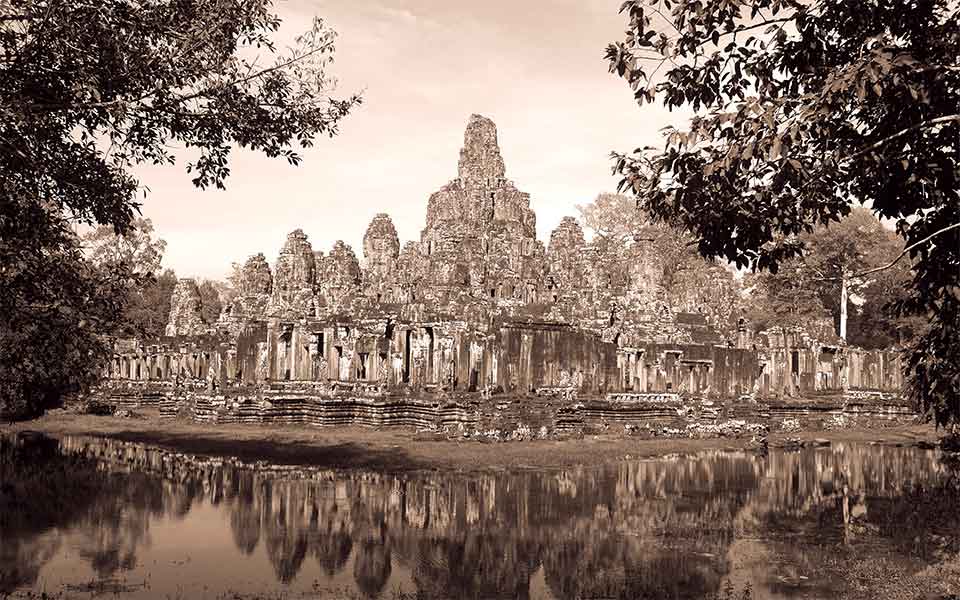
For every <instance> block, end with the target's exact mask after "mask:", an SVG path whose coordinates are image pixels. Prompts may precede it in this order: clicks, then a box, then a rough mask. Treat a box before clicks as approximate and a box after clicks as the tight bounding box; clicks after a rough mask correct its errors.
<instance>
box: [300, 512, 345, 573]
mask: <svg viewBox="0 0 960 600" xmlns="http://www.w3.org/2000/svg"><path fill="white" fill-rule="evenodd" d="M312 533H313V535H312V536H311V537H310V552H311V554H313V556H314V558H316V559H317V562H318V563H320V568H322V569H323V572H324V573H326V574H327V577H332V576H333V575H334V574H335V573H338V572H339V571H340V570H341V569H343V567H344V565H346V564H347V560H348V559H349V558H350V551H351V550H352V549H353V539H352V538H351V537H350V532H349V531H347V529H346V527H345V526H344V525H343V524H340V525H339V526H338V525H336V524H335V523H334V522H333V520H328V521H327V522H326V526H325V527H324V528H318V529H315V530H313V532H312Z"/></svg>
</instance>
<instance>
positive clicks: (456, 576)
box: [413, 531, 540, 598]
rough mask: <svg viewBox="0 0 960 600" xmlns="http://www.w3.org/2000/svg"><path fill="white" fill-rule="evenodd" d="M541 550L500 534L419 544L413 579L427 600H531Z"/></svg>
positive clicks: (437, 540)
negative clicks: (512, 599) (511, 599)
mask: <svg viewBox="0 0 960 600" xmlns="http://www.w3.org/2000/svg"><path fill="white" fill-rule="evenodd" d="M539 554H540V547H539V544H537V543H535V542H531V541H521V540H517V539H510V537H508V535H507V534H506V532H503V531H501V532H500V535H476V534H467V535H466V536H462V535H460V536H455V537H452V538H440V537H429V538H423V539H421V540H420V543H419V547H418V549H417V556H416V557H415V564H414V569H413V580H414V582H415V583H416V584H417V589H418V590H420V591H421V592H423V594H424V595H425V596H426V597H428V598H527V597H528V595H529V588H530V576H531V575H532V574H533V572H534V571H536V569H537V567H538V566H539V563H540V560H539Z"/></svg>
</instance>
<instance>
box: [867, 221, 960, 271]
mask: <svg viewBox="0 0 960 600" xmlns="http://www.w3.org/2000/svg"><path fill="white" fill-rule="evenodd" d="M957 228H960V223H954V224H953V225H947V226H946V227H944V228H943V229H939V230H937V231H934V232H933V233H931V234H930V235H928V236H927V237H925V238H923V239H922V240H920V241H919V242H916V243H913V244H910V245H909V246H907V247H906V248H904V249H903V252H901V253H900V255H899V256H897V257H896V258H895V259H893V260H892V261H890V262H889V263H887V264H885V265H882V266H880V267H875V268H873V269H867V270H866V271H863V272H862V273H855V274H854V275H851V277H850V278H851V279H854V278H860V277H864V276H866V275H871V274H873V273H879V272H880V271H886V270H887V269H889V268H890V267H892V266H893V265H895V264H897V263H898V262H900V259H901V258H903V257H904V256H906V255H907V254H908V253H909V252H910V251H911V250H913V249H915V248H919V247H920V246H922V245H924V244H926V243H928V242H929V241H930V240H932V239H933V238H935V237H937V236H938V235H940V234H941V233H946V232H948V231H950V230H951V229H957Z"/></svg>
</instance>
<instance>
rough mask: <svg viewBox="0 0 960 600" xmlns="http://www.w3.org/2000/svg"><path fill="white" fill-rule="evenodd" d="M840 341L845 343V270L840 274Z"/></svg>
mask: <svg viewBox="0 0 960 600" xmlns="http://www.w3.org/2000/svg"><path fill="white" fill-rule="evenodd" d="M840 339H842V340H843V341H844V342H846V341H847V270H846V269H844V270H843V272H842V273H841V274H840Z"/></svg>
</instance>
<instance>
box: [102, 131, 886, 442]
mask: <svg viewBox="0 0 960 600" xmlns="http://www.w3.org/2000/svg"><path fill="white" fill-rule="evenodd" d="M659 251H660V248H658V246H657V244H656V243H655V242H654V241H652V239H651V238H649V237H647V236H644V235H643V232H640V233H638V235H637V236H636V238H635V240H634V241H633V243H632V254H631V256H632V257H633V259H632V260H631V261H630V262H629V264H623V262H622V261H616V262H613V263H611V260H610V258H609V257H608V255H605V254H604V253H603V252H602V251H600V250H599V249H598V248H597V244H596V243H592V242H588V241H586V240H585V237H584V232H583V230H582V228H581V226H580V224H579V223H578V222H577V221H576V220H575V219H573V218H571V217H567V218H564V219H563V221H562V222H561V223H560V224H559V226H558V227H557V228H556V229H555V230H554V231H553V232H552V234H551V235H550V239H549V241H548V242H547V243H546V244H544V242H543V241H541V240H538V239H537V237H536V215H535V214H534V212H533V210H532V209H531V207H530V197H529V195H528V194H526V193H524V192H522V191H520V190H519V189H517V188H516V187H515V186H514V184H513V183H512V182H511V181H510V180H508V179H507V178H506V170H505V167H504V160H503V157H502V156H501V154H500V148H499V146H498V142H497V130H496V126H495V125H494V123H493V122H492V121H490V120H489V119H487V118H484V117H481V116H478V115H474V116H472V117H471V118H470V120H469V123H468V125H467V128H466V132H465V134H464V141H463V148H462V150H461V151H460V160H459V165H458V171H457V176H456V178H455V179H453V180H452V181H450V182H449V183H447V184H446V185H444V186H443V187H441V188H440V189H439V190H438V191H436V192H435V193H434V194H433V195H432V196H430V198H429V200H428V202H427V209H426V222H425V225H424V228H423V230H422V232H421V234H420V239H419V241H408V242H406V243H405V244H403V245H401V243H400V240H399V239H398V236H397V232H396V229H395V228H394V225H393V223H392V221H391V220H390V217H389V216H388V215H386V214H378V215H376V216H375V217H373V220H372V221H371V222H370V225H369V227H368V228H367V230H366V233H365V235H364V238H363V248H362V256H361V257H358V256H357V255H356V254H355V252H354V250H353V249H352V248H351V247H350V246H348V245H346V244H344V243H343V242H340V241H338V242H336V243H335V244H334V245H333V247H332V248H331V249H330V250H329V252H326V253H324V252H323V251H320V250H315V249H314V248H313V247H312V246H311V244H310V241H309V239H308V236H307V235H306V234H305V233H304V232H303V231H302V230H301V229H296V230H294V231H293V232H291V233H290V234H289V235H288V236H287V239H286V241H285V242H284V244H283V247H282V248H281V249H280V253H279V256H278V257H277V259H276V262H275V263H274V268H273V270H271V268H270V265H269V264H268V262H267V260H266V258H265V257H264V255H263V254H258V255H255V256H252V257H250V258H249V259H247V260H246V262H245V264H244V265H243V269H242V276H241V281H240V283H239V286H238V287H239V289H238V292H239V295H238V296H237V297H236V299H235V300H233V301H232V302H231V303H230V304H229V305H227V306H225V308H224V310H223V312H222V314H221V315H220V318H219V320H218V321H217V322H216V323H205V322H203V320H202V319H201V316H200V315H201V311H200V308H201V306H200V295H199V292H198V290H197V286H196V283H195V282H194V281H193V280H191V279H182V280H180V282H179V283H178V285H177V288H176V290H175V292H174V296H173V300H172V306H171V311H170V317H169V323H168V325H167V328H166V336H164V337H163V338H161V339H153V340H124V341H119V342H118V343H117V346H116V348H117V350H116V352H117V353H116V356H115V358H114V361H113V364H112V365H111V367H110V380H109V382H108V383H107V384H105V385H104V386H103V387H102V388H101V390H100V393H101V394H104V395H106V396H109V397H111V398H113V399H114V400H118V399H120V400H122V399H123V398H127V399H128V400H129V399H130V398H136V401H137V402H145V401H148V400H151V399H152V400H155V401H158V402H160V403H161V410H164V411H166V413H167V414H174V413H180V414H182V413H183V412H188V413H190V414H191V415H192V416H193V417H194V418H198V419H205V420H231V419H232V420H239V421H244V420H250V421H257V420H265V419H270V418H272V417H276V418H278V419H280V418H287V419H289V420H293V421H305V422H317V423H321V424H323V423H334V422H343V421H344V420H348V421H349V420H356V419H360V420H361V422H369V423H374V424H376V423H388V422H394V421H396V422H401V423H410V424H417V423H422V422H429V423H433V424H436V423H437V422H438V420H439V421H443V420H451V421H457V420H462V419H465V418H467V417H466V416H465V414H466V413H471V414H472V413H477V412H478V411H479V412H482V411H483V410H484V409H485V408H489V407H490V406H500V407H501V408H502V407H504V406H506V405H508V404H510V403H517V402H519V400H518V399H520V398H525V399H528V401H525V402H522V403H520V404H522V406H523V407H525V408H522V409H520V410H521V412H524V411H526V412H527V413H529V414H526V417H524V418H523V419H522V420H524V422H530V424H532V425H534V424H539V423H541V422H543V418H545V416H544V415H543V414H542V413H543V412H544V411H547V412H549V410H553V413H552V417H550V419H548V421H549V424H551V425H556V423H557V422H558V420H562V419H561V417H560V416H558V414H560V413H562V411H563V409H562V408H557V406H558V405H560V404H563V402H559V401H564V400H566V401H567V402H566V405H567V406H568V407H569V406H574V405H575V403H574V402H570V401H569V400H572V399H574V398H575V399H576V400H577V402H579V403H582V402H590V401H597V402H600V403H603V405H604V406H610V405H617V406H627V405H630V404H631V403H637V402H656V401H658V399H659V400H662V401H666V400H669V399H672V400H673V401H675V402H679V403H683V402H685V401H688V400H689V401H691V402H692V401H693V399H709V398H727V399H737V398H741V397H743V396H748V395H749V396H751V397H753V398H758V397H778V396H781V395H783V394H790V393H803V394H804V395H805V396H806V397H810V395H811V394H814V395H815V394H817V393H822V394H826V395H829V394H831V393H833V394H834V395H844V394H845V395H846V397H847V398H849V397H851V394H853V396H854V397H855V396H856V394H857V393H858V392H863V393H866V394H876V393H878V392H897V391H899V390H900V388H901V384H902V381H901V370H900V365H899V358H898V354H897V353H895V352H876V351H874V352H867V351H861V350H857V349H854V348H848V347H845V346H844V345H843V344H842V343H839V340H837V339H836V337H835V336H833V339H826V338H827V337H829V336H823V335H821V336H820V337H819V338H818V337H817V336H816V335H812V334H810V333H809V332H803V331H792V330H782V329H775V330H771V331H766V332H762V333H759V334H753V333H751V332H750V331H749V330H748V327H746V325H745V324H744V323H742V321H740V323H739V325H738V315H736V314H733V310H734V309H733V301H732V299H730V301H729V302H726V301H725V300H724V298H725V294H729V290H728V289H727V285H726V282H727V281H728V280H729V277H730V276H731V275H730V273H729V272H728V271H727V270H726V269H725V268H723V267H722V266H719V265H712V266H711V268H710V269H708V270H707V271H706V272H707V273H708V274H709V273H714V275H715V277H713V278H712V279H711V277H709V276H708V277H707V278H703V277H701V278H699V279H697V280H694V281H691V282H690V284H689V285H687V286H686V287H684V286H683V285H681V286H679V288H678V286H676V285H675V286H673V287H672V288H671V291H670V292H669V293H667V292H666V291H665V289H664V286H663V285H662V278H663V265H662V257H661V255H660V252H659ZM711 269H712V270H711ZM862 395H863V394H861V396H862ZM551 402H552V404H551ZM576 405H577V406H579V404H576ZM548 406H552V407H553V408H552V409H547V408H545V407H548ZM361 407H365V408H363V409H362V410H361ZM598 410H599V409H598ZM465 411H466V412H465ZM557 411H559V412H557Z"/></svg>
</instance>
